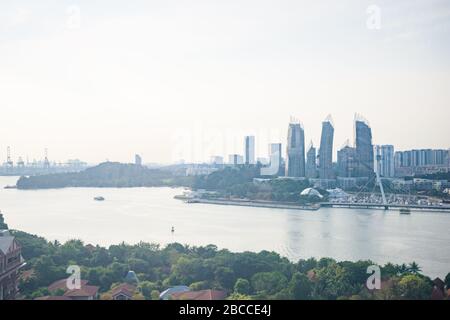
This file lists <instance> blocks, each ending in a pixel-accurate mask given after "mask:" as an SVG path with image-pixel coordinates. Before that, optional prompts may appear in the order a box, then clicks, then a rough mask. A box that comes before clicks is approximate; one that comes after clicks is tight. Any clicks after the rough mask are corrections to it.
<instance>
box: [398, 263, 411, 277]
mask: <svg viewBox="0 0 450 320" xmlns="http://www.w3.org/2000/svg"><path fill="white" fill-rule="evenodd" d="M406 272H408V266H407V265H406V264H404V263H403V264H402V265H397V273H398V274H399V275H402V274H405V273H406Z"/></svg>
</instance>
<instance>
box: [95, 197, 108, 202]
mask: <svg viewBox="0 0 450 320" xmlns="http://www.w3.org/2000/svg"><path fill="white" fill-rule="evenodd" d="M94 200H95V201H104V200H105V198H103V197H94Z"/></svg>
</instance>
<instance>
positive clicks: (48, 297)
mask: <svg viewBox="0 0 450 320" xmlns="http://www.w3.org/2000/svg"><path fill="white" fill-rule="evenodd" d="M34 300H72V299H70V298H69V297H64V296H54V297H51V296H45V297H39V298H36V299H34Z"/></svg>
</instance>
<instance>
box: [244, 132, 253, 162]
mask: <svg viewBox="0 0 450 320" xmlns="http://www.w3.org/2000/svg"><path fill="white" fill-rule="evenodd" d="M244 159H245V164H255V137H254V136H246V137H245V143H244Z"/></svg>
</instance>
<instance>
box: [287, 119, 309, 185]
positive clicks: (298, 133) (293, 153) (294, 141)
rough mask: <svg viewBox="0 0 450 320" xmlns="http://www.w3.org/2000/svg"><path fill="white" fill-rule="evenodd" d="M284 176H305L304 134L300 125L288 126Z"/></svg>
mask: <svg viewBox="0 0 450 320" xmlns="http://www.w3.org/2000/svg"><path fill="white" fill-rule="evenodd" d="M286 176H288V177H304V176H305V132H304V130H303V128H302V126H301V125H300V123H290V124H289V129H288V141H287V158H286Z"/></svg>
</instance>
